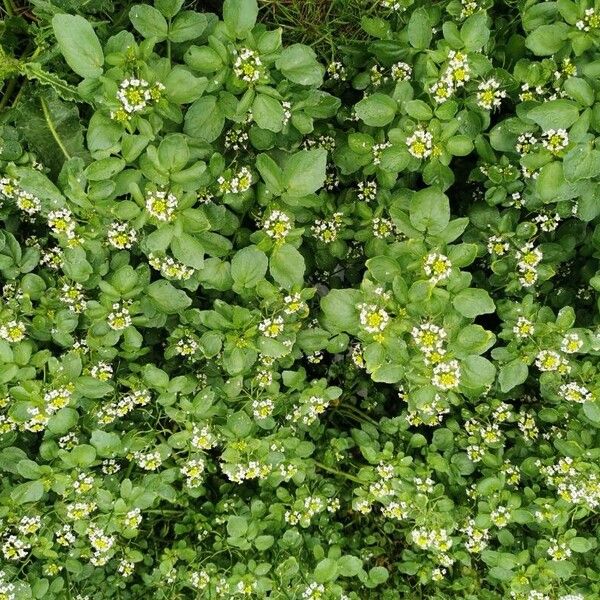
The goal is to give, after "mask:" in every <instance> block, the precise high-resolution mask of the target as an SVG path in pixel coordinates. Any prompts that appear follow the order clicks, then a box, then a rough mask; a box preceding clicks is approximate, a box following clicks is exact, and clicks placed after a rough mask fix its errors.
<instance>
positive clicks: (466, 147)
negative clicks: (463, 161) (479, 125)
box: [446, 135, 473, 156]
mask: <svg viewBox="0 0 600 600" xmlns="http://www.w3.org/2000/svg"><path fill="white" fill-rule="evenodd" d="M446 150H448V152H450V154H452V156H467V154H471V152H473V142H472V141H471V138H469V136H467V135H455V136H453V137H451V138H450V139H449V140H448V141H447V142H446Z"/></svg>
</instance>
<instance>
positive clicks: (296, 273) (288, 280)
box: [269, 244, 306, 289]
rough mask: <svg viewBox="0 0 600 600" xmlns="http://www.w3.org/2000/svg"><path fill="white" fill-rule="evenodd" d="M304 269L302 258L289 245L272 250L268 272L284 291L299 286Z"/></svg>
mask: <svg viewBox="0 0 600 600" xmlns="http://www.w3.org/2000/svg"><path fill="white" fill-rule="evenodd" d="M305 269H306V265H305V263H304V257H303V256H302V254H300V252H298V250H296V248H294V246H292V245H291V244H284V245H283V246H278V247H276V248H275V249H274V250H273V254H272V255H271V259H270V261H269V270H270V273H271V276H272V277H273V279H274V280H275V281H276V282H277V283H278V284H279V285H280V286H281V287H283V288H284V289H290V288H292V287H293V286H295V285H296V286H301V285H302V284H303V282H304V271H305Z"/></svg>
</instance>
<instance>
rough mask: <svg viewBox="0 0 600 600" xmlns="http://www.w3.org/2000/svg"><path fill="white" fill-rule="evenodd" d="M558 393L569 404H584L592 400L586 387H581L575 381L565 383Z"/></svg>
mask: <svg viewBox="0 0 600 600" xmlns="http://www.w3.org/2000/svg"><path fill="white" fill-rule="evenodd" d="M558 391H559V393H560V394H561V395H562V396H564V398H565V400H567V401H568V402H576V403H578V404H583V403H585V402H590V401H591V400H592V394H591V392H590V391H589V390H588V389H587V388H586V387H585V386H584V385H579V384H578V383H576V382H574V381H571V382H569V383H563V384H562V385H561V386H560V387H559V388H558Z"/></svg>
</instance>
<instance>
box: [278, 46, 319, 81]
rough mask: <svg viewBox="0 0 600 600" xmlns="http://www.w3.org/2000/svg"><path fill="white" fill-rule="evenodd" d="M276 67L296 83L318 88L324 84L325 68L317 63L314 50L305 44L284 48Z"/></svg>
mask: <svg viewBox="0 0 600 600" xmlns="http://www.w3.org/2000/svg"><path fill="white" fill-rule="evenodd" d="M275 66H276V67H277V68H278V69H279V70H280V71H281V72H282V73H283V75H285V77H287V78H288V79H289V80H290V81H293V82H294V83H298V84H300V85H312V86H316V87H318V86H320V85H321V84H322V83H323V75H324V74H325V68H324V67H323V66H322V65H321V64H320V63H319V62H318V61H317V55H316V54H315V52H314V51H313V50H312V48H309V47H308V46H305V45H304V44H292V45H291V46H288V47H287V48H284V50H283V51H282V52H281V55H280V57H279V58H278V59H277V62H276V63H275Z"/></svg>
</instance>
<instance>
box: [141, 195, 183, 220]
mask: <svg viewBox="0 0 600 600" xmlns="http://www.w3.org/2000/svg"><path fill="white" fill-rule="evenodd" d="M176 208H177V198H176V196H175V195H174V194H172V193H170V192H169V193H167V192H166V191H164V190H157V191H154V192H148V194H147V195H146V210H147V211H148V212H149V213H150V215H152V216H153V217H154V218H155V219H158V220H159V221H164V222H167V221H170V220H171V219H172V218H173V213H174V212H175V209H176Z"/></svg>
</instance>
